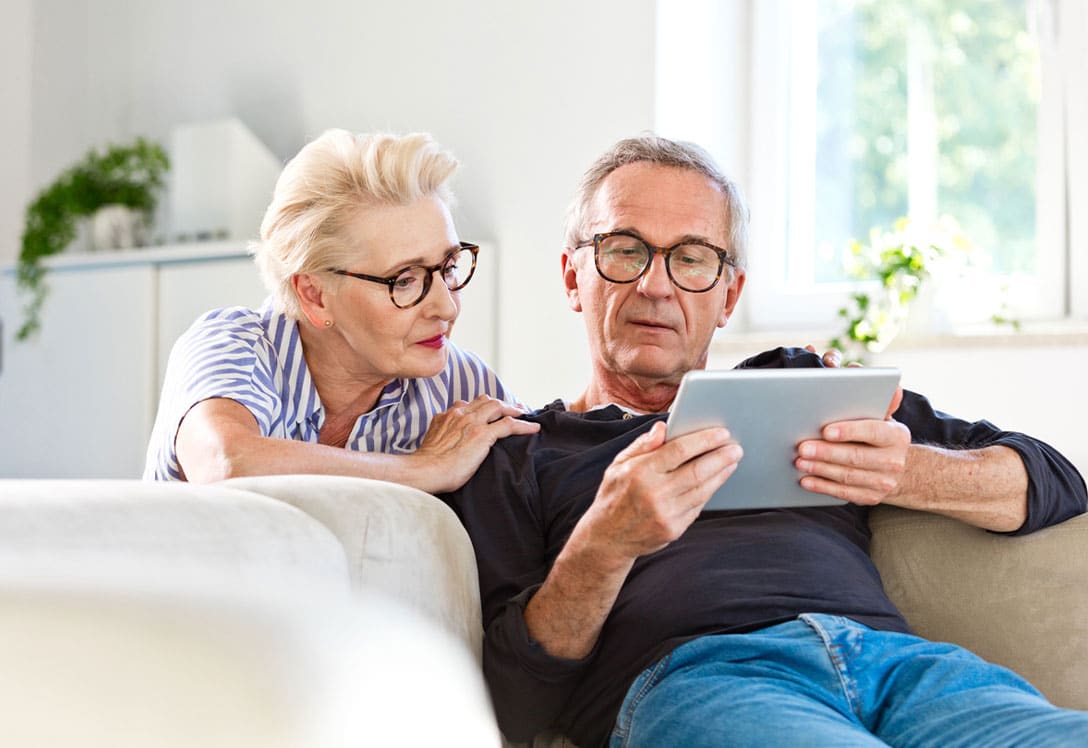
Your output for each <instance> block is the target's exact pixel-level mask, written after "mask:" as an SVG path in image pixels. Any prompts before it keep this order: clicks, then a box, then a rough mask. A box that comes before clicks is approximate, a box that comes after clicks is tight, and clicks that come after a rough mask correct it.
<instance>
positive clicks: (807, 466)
mask: <svg viewBox="0 0 1088 748" xmlns="http://www.w3.org/2000/svg"><path fill="white" fill-rule="evenodd" d="M902 396H903V393H902V390H897V391H896V397H895V399H894V400H893V401H892V405H891V406H890V407H889V408H888V413H889V415H888V416H887V417H886V418H885V420H883V421H878V420H863V421H839V422H838V423H832V424H829V425H827V426H825V427H824V429H823V432H822V433H821V436H822V437H823V438H822V439H810V440H807V441H803V442H801V443H800V444H799V445H797V454H798V457H797V459H796V460H795V461H794V465H795V466H796V467H797V469H798V470H800V471H801V473H802V474H803V477H802V478H801V486H802V487H803V488H805V489H806V490H809V491H813V492H814V493H822V494H827V495H828V496H834V497H835V498H838V499H843V500H845V501H849V502H851V503H854V504H864V505H873V504H880V503H882V502H884V501H886V500H887V499H889V498H892V497H894V496H895V495H896V494H897V492H898V490H899V486H900V481H901V480H902V477H903V471H904V469H905V467H906V462H907V450H908V449H910V429H908V428H907V427H906V426H904V425H903V424H901V423H899V422H898V421H894V420H892V418H891V416H890V414H891V413H893V412H895V410H896V408H897V407H898V401H899V400H901V399H902Z"/></svg>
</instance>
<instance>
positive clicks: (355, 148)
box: [250, 130, 458, 319]
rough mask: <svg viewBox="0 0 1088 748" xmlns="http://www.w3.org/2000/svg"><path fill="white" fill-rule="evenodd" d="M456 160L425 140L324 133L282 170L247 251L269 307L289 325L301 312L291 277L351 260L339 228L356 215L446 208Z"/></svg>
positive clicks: (425, 137) (353, 255) (417, 136)
mask: <svg viewBox="0 0 1088 748" xmlns="http://www.w3.org/2000/svg"><path fill="white" fill-rule="evenodd" d="M457 166H458V163H457V160H456V159H455V158H454V157H453V156H452V154H450V153H449V152H448V151H446V150H444V149H443V148H442V147H441V146H439V145H438V144H437V143H436V142H435V141H434V140H433V139H432V138H431V136H430V135H427V134H426V133H412V134H410V135H403V136H396V135H389V134H386V133H376V134H361V135H356V134H353V133H350V132H348V131H347V130H327V131H326V132H324V133H323V134H322V135H321V136H320V137H318V138H317V139H315V140H313V141H311V142H310V143H308V144H306V146H304V147H303V148H302V150H301V151H299V152H298V155H296V156H295V157H294V158H293V159H291V160H290V161H289V162H288V163H287V166H285V167H284V169H283V172H282V173H281V174H280V177H279V179H278V180H277V181H276V189H275V192H274V193H273V195H272V203H271V204H270V205H269V206H268V210H267V211H265V214H264V220H263V221H262V222H261V238H260V241H256V242H253V243H252V244H251V245H250V250H251V252H252V253H253V256H254V258H255V260H256V262H257V267H258V269H259V270H260V273H261V279H262V280H263V281H264V285H265V287H266V288H268V291H269V292H270V293H271V294H272V301H273V305H274V306H275V308H276V310H277V311H281V312H283V313H284V314H286V315H287V316H288V317H291V318H292V319H300V318H301V316H302V309H301V307H300V305H299V302H298V299H297V298H296V297H295V292H294V288H293V286H292V283H291V278H292V276H294V275H296V274H298V273H313V272H318V271H321V270H327V269H329V268H334V267H343V266H345V265H347V264H349V263H350V262H352V261H357V260H358V255H357V252H355V251H353V249H354V248H353V247H352V246H350V244H349V243H348V242H347V241H345V236H344V229H345V227H346V226H347V225H348V224H349V223H350V222H351V221H353V220H356V219H357V217H358V214H359V209H361V208H363V209H365V208H371V207H380V206H382V205H408V204H410V203H413V202H415V201H417V200H419V199H421V198H424V197H430V196H432V195H435V196H437V197H439V198H440V199H441V200H442V201H443V202H445V203H447V204H449V202H450V200H451V199H452V195H451V194H450V191H449V187H448V184H447V182H448V181H449V178H450V177H451V176H452V175H453V172H454V171H455V170H456V169H457Z"/></svg>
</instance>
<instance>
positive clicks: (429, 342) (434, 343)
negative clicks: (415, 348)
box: [419, 335, 446, 350]
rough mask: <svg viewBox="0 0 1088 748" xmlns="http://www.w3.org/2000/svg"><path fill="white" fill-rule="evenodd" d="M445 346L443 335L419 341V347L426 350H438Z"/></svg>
mask: <svg viewBox="0 0 1088 748" xmlns="http://www.w3.org/2000/svg"><path fill="white" fill-rule="evenodd" d="M445 344H446V336H445V335H435V336H434V337H433V338H427V339H426V340H421V341H419V345H422V346H426V347H427V348H433V349H435V350H438V349H439V348H441V347H442V346H444V345H445Z"/></svg>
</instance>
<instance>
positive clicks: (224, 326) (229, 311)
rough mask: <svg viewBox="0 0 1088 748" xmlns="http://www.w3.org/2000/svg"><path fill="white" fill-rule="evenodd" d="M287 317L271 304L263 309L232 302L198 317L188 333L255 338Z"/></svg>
mask: <svg viewBox="0 0 1088 748" xmlns="http://www.w3.org/2000/svg"><path fill="white" fill-rule="evenodd" d="M285 321H286V320H285V318H284V316H283V315H282V314H278V313H276V312H274V311H273V310H272V308H271V305H269V304H265V305H264V306H262V307H261V308H259V309H253V308H251V307H246V306H228V307H223V308H221V309H212V310H211V311H208V312H205V313H204V314H202V315H200V316H199V317H197V319H196V321H195V322H193V324H192V325H191V326H190V327H189V329H188V330H187V331H186V332H185V336H186V337H188V338H190V339H203V338H214V339H220V340H222V339H224V338H237V339H239V340H249V341H252V340H254V339H256V338H267V337H269V336H270V334H272V332H273V331H274V330H275V328H276V327H277V326H279V325H280V324H281V323H282V322H285Z"/></svg>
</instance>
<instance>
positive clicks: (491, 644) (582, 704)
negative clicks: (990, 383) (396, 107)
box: [443, 348, 1086, 748]
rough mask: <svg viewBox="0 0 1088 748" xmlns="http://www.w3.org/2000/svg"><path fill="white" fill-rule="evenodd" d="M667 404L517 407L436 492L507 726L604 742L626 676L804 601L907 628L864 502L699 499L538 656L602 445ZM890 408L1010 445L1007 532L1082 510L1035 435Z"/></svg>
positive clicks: (920, 436) (912, 423)
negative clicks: (619, 582) (588, 618)
mask: <svg viewBox="0 0 1088 748" xmlns="http://www.w3.org/2000/svg"><path fill="white" fill-rule="evenodd" d="M820 365H821V364H820V361H819V358H818V357H817V356H815V355H813V354H810V353H808V352H806V351H804V350H801V349H783V348H779V349H776V350H774V351H769V352H767V353H764V354H760V355H759V356H756V357H754V358H751V359H748V360H747V361H745V362H744V363H742V364H741V368H774V367H798V366H820ZM664 417H665V416H664V415H646V416H632V415H631V414H630V413H627V412H626V411H624V410H623V409H621V408H618V407H616V406H608V407H605V408H600V409H596V410H593V411H590V412H588V413H572V412H569V411H567V410H566V409H565V408H564V407H563V405H562V403H561V402H559V401H557V402H555V403H552V404H551V405H549V406H547V407H546V408H544V409H542V410H540V411H538V412H537V413H535V414H533V415H531V416H527V417H526V418H527V420H531V421H536V422H538V423H540V424H541V429H540V431H539V433H537V434H532V435H526V436H512V437H509V438H506V439H503V440H501V441H499V442H498V443H497V444H496V445H495V447H494V448H493V449H492V450H491V453H490V455H489V456H488V458H487V460H485V462H484V463H483V465H481V467H480V469H479V471H477V473H476V475H475V476H474V477H473V478H472V479H471V480H470V481H469V482H468V484H466V485H465V486H464V487H463V488H462V489H461V490H459V491H457V492H455V493H453V494H450V495H447V496H445V497H443V498H444V500H445V501H446V502H447V503H449V504H450V506H452V507H453V509H454V510H455V511H456V512H457V514H458V516H459V517H460V519H461V521H462V523H463V524H464V525H465V528H466V529H467V530H468V533H469V535H470V537H471V538H472V542H473V545H474V547H475V550H476V560H477V563H478V566H479V573H480V592H481V598H482V603H483V620H484V628H485V639H484V674H485V676H486V678H487V681H488V685H489V688H490V691H491V695H492V699H493V701H494V703H495V708H496V712H497V715H498V719H499V724H500V727H501V728H502V730H503V732H504V733H505V734H506V736H507V737H508V738H510V739H512V740H525V739H528V738H529V737H531V736H532V735H534V734H536V733H538V732H540V731H542V730H544V729H548V728H552V729H558V730H560V731H562V732H564V733H565V734H567V735H569V736H570V737H571V738H572V739H573V740H574V741H575V742H576V743H577V744H578V745H579V746H582V747H583V748H588V747H589V746H595V745H600V744H602V743H604V741H605V740H606V739H607V736H608V734H609V732H610V731H611V729H612V726H613V723H614V721H615V718H616V714H617V712H618V711H619V707H620V704H621V703H622V700H623V697H624V695H625V693H626V691H627V689H628V687H629V685H630V683H631V682H632V681H633V680H634V678H635V677H636V676H637V675H638V674H639V673H640V672H641V671H642V670H643V669H645V668H646V667H648V666H649V665H651V664H652V663H653V662H655V661H656V660H658V659H660V658H661V657H663V656H664V655H665V654H667V653H668V652H669V651H671V650H672V649H674V648H675V647H677V646H679V645H681V644H683V643H684V642H686V641H689V640H691V639H693V638H695V637H698V636H703V635H707V634H729V633H743V632H747V631H754V630H756V629H760V628H764V627H766V626H772V625H775V624H777V623H782V622H784V621H788V620H792V619H794V618H796V617H797V616H798V615H799V614H801V613H828V614H834V615H842V616H847V617H849V618H851V619H853V620H855V621H858V622H860V623H863V624H866V625H868V626H871V627H873V628H875V629H881V630H889V631H903V632H908V631H910V628H909V627H908V625H907V623H906V621H905V620H904V619H903V617H902V615H901V614H900V613H899V611H898V610H896V608H895V606H894V605H893V604H892V602H891V601H890V600H889V599H888V597H887V596H886V595H885V594H884V589H883V586H882V584H881V581H880V576H879V574H878V572H877V569H876V567H875V566H874V564H873V562H872V560H871V559H870V557H869V539H870V535H869V527H868V510H867V508H865V507H859V506H855V505H853V504H845V505H841V506H830V507H810V508H803V509H769V510H748V511H707V512H703V513H702V514H701V515H700V516H699V518H698V519H697V520H696V521H695V522H694V523H693V524H692V525H691V526H690V527H689V528H688V530H687V531H686V532H685V533H684V534H683V535H682V536H681V537H680V538H679V539H677V540H676V541H675V542H673V543H671V544H670V545H668V546H667V547H665V548H664V549H662V550H660V551H658V552H656V553H653V554H650V555H647V556H643V557H641V558H639V559H638V560H637V561H636V562H635V565H634V567H633V568H632V569H631V572H630V574H629V575H628V577H627V579H626V581H625V583H624V585H623V588H622V589H621V591H620V593H619V597H618V598H617V600H616V603H615V605H614V606H613V609H612V611H611V613H610V614H609V616H608V619H607V620H606V621H605V624H604V628H603V630H602V631H601V635H600V637H599V639H598V642H597V646H596V647H595V648H594V650H593V652H592V653H591V654H590V655H589V656H588V657H586V658H584V659H582V660H576V661H575V660H564V659H561V658H556V657H552V656H550V655H548V654H547V653H546V652H545V651H544V650H543V648H542V647H540V646H539V645H538V644H537V643H536V642H534V641H532V639H531V638H530V637H529V635H528V632H527V630H526V627H525V620H524V610H525V605H526V604H527V603H528V601H529V600H530V599H531V598H532V595H533V594H534V593H535V592H536V590H537V589H538V588H539V586H540V585H541V583H543V581H544V579H545V577H546V576H547V575H548V572H549V570H550V569H551V566H552V564H553V563H554V561H555V559H556V556H557V555H558V554H559V551H560V550H561V549H562V547H563V545H564V544H565V543H566V541H567V538H568V537H569V536H570V533H571V531H572V530H573V529H574V526H575V524H576V523H577V522H578V520H579V519H580V518H581V516H582V514H583V513H584V512H585V511H586V510H587V509H588V508H589V506H590V504H591V503H592V502H593V499H594V497H595V496H596V493H597V489H598V486H599V485H600V482H601V478H602V476H603V474H604V471H605V469H606V468H607V467H608V466H609V465H610V464H611V462H612V460H613V458H614V457H615V456H616V454H617V453H618V452H619V451H620V450H622V449H623V448H624V447H626V446H627V445H628V444H630V443H631V442H632V441H633V440H634V439H635V438H637V437H638V436H639V435H640V434H643V433H645V432H646V431H647V430H648V429H649V428H650V427H651V425H652V424H654V423H655V422H657V421H659V420H661V419H663V418H664ZM893 417H894V418H895V419H896V420H897V421H899V422H901V423H903V424H905V425H906V426H907V427H908V428H910V431H911V438H912V441H913V442H915V443H923V444H933V445H938V446H942V447H946V448H952V449H977V448H981V447H986V446H991V445H1004V446H1006V447H1009V448H1011V449H1014V450H1015V451H1016V452H1018V453H1019V454H1020V456H1021V458H1022V459H1023V461H1024V464H1025V466H1026V468H1027V472H1028V477H1029V488H1028V519H1027V522H1026V523H1025V524H1024V526H1023V527H1021V528H1020V529H1019V530H1017V531H1016V533H1015V534H1024V533H1028V532H1032V531H1034V530H1037V529H1040V528H1042V527H1046V526H1049V525H1052V524H1055V523H1058V522H1061V521H1063V520H1065V519H1068V518H1070V517H1072V516H1075V515H1077V514H1080V513H1082V512H1084V511H1085V506H1086V492H1085V484H1084V480H1083V479H1082V478H1081V476H1080V474H1079V473H1078V472H1077V471H1076V469H1075V468H1074V467H1073V466H1072V464H1070V463H1069V462H1068V461H1067V460H1066V459H1065V458H1064V457H1063V456H1061V455H1060V454H1059V453H1058V452H1057V451H1056V450H1054V449H1053V448H1051V447H1050V446H1048V445H1046V444H1044V443H1042V442H1040V441H1038V440H1036V439H1032V438H1030V437H1028V436H1025V435H1024V434H1020V433H1016V432H1007V431H1001V430H999V429H998V428H997V427H995V426H993V425H992V424H990V423H988V422H986V421H979V422H977V423H968V422H966V421H961V420H958V419H955V418H952V417H951V416H948V415H945V414H943V413H940V412H937V411H934V410H933V408H932V407H931V406H930V404H929V402H928V401H927V400H926V399H925V398H923V397H921V396H920V395H917V394H915V393H912V392H905V393H904V397H903V402H902V405H901V406H900V407H899V409H898V410H897V411H896V412H895V414H894V416H893ZM787 469H788V468H787ZM950 573H955V570H950Z"/></svg>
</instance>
